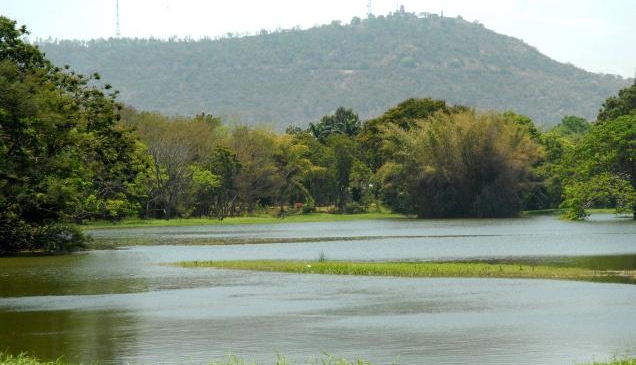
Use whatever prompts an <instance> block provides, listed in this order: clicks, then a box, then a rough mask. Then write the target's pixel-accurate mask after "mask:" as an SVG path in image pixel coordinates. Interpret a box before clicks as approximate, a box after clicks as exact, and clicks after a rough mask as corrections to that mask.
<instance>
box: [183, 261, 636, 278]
mask: <svg viewBox="0 0 636 365" xmlns="http://www.w3.org/2000/svg"><path fill="white" fill-rule="evenodd" d="M174 265H176V266H180V267H186V268H199V267H200V268H206V267H208V268H218V269H232V270H254V271H271V272H285V273H297V274H330V275H359V276H395V277H412V278H416V277H418V278H441V277H462V278H528V279H560V280H584V281H613V282H628V283H636V272H634V271H620V272H619V271H613V270H612V271H610V270H590V269H585V268H578V267H557V266H543V265H529V264H522V263H520V264H516V263H501V264H491V263H483V262H417V263H416V262H346V261H324V260H318V261H311V262H309V261H282V260H280V261H276V260H263V261H186V262H178V263H175V264H174Z"/></svg>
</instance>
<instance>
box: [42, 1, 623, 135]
mask: <svg viewBox="0 0 636 365" xmlns="http://www.w3.org/2000/svg"><path fill="white" fill-rule="evenodd" d="M487 27H488V24H486V27H484V26H483V25H481V24H478V23H473V22H468V21H465V20H463V19H460V18H447V17H439V16H435V15H431V16H427V17H424V16H420V17H418V16H416V15H415V14H410V13H395V14H392V15H389V16H380V17H372V18H370V19H359V18H355V19H354V20H352V22H351V23H350V24H341V23H340V22H333V23H331V24H329V25H321V26H317V27H314V28H311V29H307V30H299V29H285V30H282V29H281V30H279V31H275V32H267V31H263V32H261V33H260V34H258V35H250V36H243V35H238V34H228V35H227V36H226V37H225V38H222V39H202V40H192V39H181V40H180V39H170V40H158V39H125V38H124V39H121V38H110V39H99V40H93V41H87V42H86V41H69V40H55V41H53V40H51V41H43V42H40V43H39V46H40V47H41V48H42V49H43V50H44V52H46V54H47V56H48V57H50V58H51V59H52V60H53V61H54V62H55V63H57V64H59V65H64V64H69V65H73V66H74V67H75V68H76V69H77V70H79V71H80V72H83V73H86V74H90V73H93V72H96V71H98V72H100V73H101V74H102V75H103V76H104V77H105V78H106V79H108V80H109V81H110V82H112V84H113V85H114V86H115V87H116V88H117V89H119V90H121V92H122V94H121V98H122V100H123V101H124V102H125V103H127V104H129V105H134V106H136V107H138V108H140V109H142V110H156V111H159V112H161V113H163V114H165V115H189V116H191V115H194V114H196V113H200V112H201V111H205V112H210V113H215V114H216V115H221V116H223V117H224V118H228V119H230V118H237V117H238V118H239V119H240V121H241V122H243V123H247V124H248V125H259V124H263V123H266V124H270V125H272V126H274V129H275V130H277V131H284V130H285V128H286V127H287V126H288V125H290V124H293V125H300V126H301V127H302V128H305V127H307V126H308V124H309V123H310V122H311V123H316V121H319V120H320V119H321V117H322V116H323V115H325V114H327V113H330V112H332V111H333V110H335V109H336V108H337V107H338V106H340V105H342V106H345V107H347V108H352V109H353V110H355V111H357V113H359V115H360V117H361V119H362V120H365V119H369V118H374V117H376V116H378V115H380V114H382V113H383V112H384V111H385V110H387V109H388V108H390V107H392V106H394V105H396V104H398V103H399V102H401V101H403V100H405V99H408V98H412V97H425V96H432V97H436V98H439V99H444V100H447V101H449V102H450V103H454V104H456V103H460V104H468V105H471V106H475V107H477V108H479V109H483V110H491V109H494V110H500V111H504V110H507V109H513V110H515V111H516V112H518V113H521V114H524V115H528V116H530V117H531V118H532V119H533V120H535V121H537V122H538V123H539V124H540V125H554V124H556V123H558V121H559V120H560V119H561V118H562V117H563V116H564V115H580V116H583V117H585V118H586V119H590V120H591V119H593V118H594V117H595V116H596V112H597V111H598V107H599V105H601V103H602V102H603V100H604V98H606V97H607V96H608V95H612V94H614V93H616V92H617V91H618V90H619V89H621V88H623V87H625V86H627V85H628V81H627V80H625V79H622V78H620V77H617V76H612V75H602V74H593V73H590V72H586V71H584V70H581V69H579V68H576V67H574V66H572V65H568V64H563V63H559V62H556V61H554V60H552V59H550V58H549V57H546V56H545V55H543V54H541V53H540V52H539V51H538V50H537V49H536V48H534V47H532V46H531V45H528V44H526V43H524V42H523V41H522V40H519V39H515V38H512V37H508V36H505V35H501V34H497V33H495V32H493V31H491V30H489V29H488V28H487Z"/></svg>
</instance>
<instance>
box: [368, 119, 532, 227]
mask: <svg viewBox="0 0 636 365" xmlns="http://www.w3.org/2000/svg"><path fill="white" fill-rule="evenodd" d="M386 133H387V136H386V137H385V138H386V140H387V142H388V143H390V144H391V146H390V150H391V151H392V157H391V159H390V162H388V163H386V164H385V165H384V166H383V167H382V168H381V169H380V170H379V176H381V180H382V191H383V194H384V195H385V201H386V202H387V204H389V205H390V206H391V208H392V209H393V210H395V211H399V212H403V213H410V214H416V215H417V216H418V217H422V218H447V217H510V216H515V215H516V214H518V213H519V211H520V209H521V206H522V204H521V203H522V201H523V200H524V199H523V192H526V191H529V190H530V189H529V185H530V184H529V183H530V179H531V173H530V167H531V166H532V164H533V162H534V161H535V160H536V158H537V156H538V146H537V144H536V143H535V142H534V141H533V140H532V139H531V137H530V134H529V133H528V130H527V128H525V127H522V126H519V125H518V124H516V123H515V122H514V121H513V120H511V119H509V118H506V117H505V116H502V115H499V114H494V113H488V114H481V113H475V112H472V111H467V112H459V113H451V114H446V113H443V112H438V113H436V114H434V115H433V116H431V117H430V118H428V119H425V120H422V121H420V122H418V123H417V124H415V125H413V127H412V128H410V129H408V130H404V129H401V128H399V127H396V126H390V127H389V128H387V130H386Z"/></svg>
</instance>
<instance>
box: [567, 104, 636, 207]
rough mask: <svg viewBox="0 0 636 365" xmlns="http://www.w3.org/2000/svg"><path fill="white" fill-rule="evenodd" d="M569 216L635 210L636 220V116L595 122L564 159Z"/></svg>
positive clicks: (629, 115) (630, 115)
mask: <svg viewBox="0 0 636 365" xmlns="http://www.w3.org/2000/svg"><path fill="white" fill-rule="evenodd" d="M564 166H566V167H567V168H565V169H564V178H563V179H564V190H565V192H564V202H563V207H565V208H567V209H568V210H567V213H566V216H567V217H569V218H572V219H577V218H583V217H585V216H587V212H586V210H587V209H589V208H595V207H614V208H616V209H617V211H618V212H621V211H630V210H631V211H632V212H633V213H634V218H635V219H636V114H633V113H631V114H628V115H623V116H619V117H617V118H616V119H613V120H607V121H604V122H602V123H596V124H594V125H593V126H592V128H591V129H590V132H589V133H587V134H586V135H585V136H584V137H583V138H582V139H581V141H580V142H579V143H577V145H576V146H575V147H574V148H573V149H572V150H571V151H570V153H569V154H567V156H565V158H564Z"/></svg>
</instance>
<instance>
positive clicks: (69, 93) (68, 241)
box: [0, 17, 137, 253]
mask: <svg viewBox="0 0 636 365" xmlns="http://www.w3.org/2000/svg"><path fill="white" fill-rule="evenodd" d="M25 34H27V32H26V28H25V27H21V28H19V29H16V23H15V22H14V21H12V20H10V19H7V18H5V17H0V55H1V57H0V237H1V238H0V240H1V241H0V242H1V244H0V253H4V252H14V251H19V250H25V249H26V250H45V251H60V250H66V249H70V248H72V247H76V246H77V245H81V244H82V243H83V241H84V237H83V236H82V234H81V233H80V232H79V231H76V230H74V229H73V228H72V227H69V226H65V225H63V224H61V223H63V222H65V221H68V220H70V219H83V218H90V217H101V218H116V217H118V216H120V215H121V214H125V212H127V211H128V209H129V208H130V207H128V206H127V204H126V203H127V194H128V187H129V184H130V183H132V181H133V180H134V179H135V177H136V175H137V171H136V168H135V166H136V164H135V163H134V162H133V161H134V155H135V151H137V148H136V145H135V141H134V140H133V139H132V138H131V136H130V134H129V132H128V130H127V129H126V128H124V127H122V126H121V125H119V124H118V123H117V119H118V115H117V111H118V105H117V104H116V102H115V95H116V93H107V91H106V90H108V89H109V86H108V85H104V87H103V88H100V87H97V86H93V85H95V83H96V82H98V80H99V75H97V74H95V75H93V76H92V77H84V76H82V75H78V74H75V73H73V72H68V71H65V70H60V69H59V68H56V67H54V66H53V65H52V64H51V63H50V62H49V61H48V60H47V59H46V58H45V57H44V55H43V54H41V53H40V52H39V50H38V49H37V48H36V47H34V46H31V45H29V44H28V43H26V42H24V41H22V36H24V35H25ZM87 202H90V204H87Z"/></svg>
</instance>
